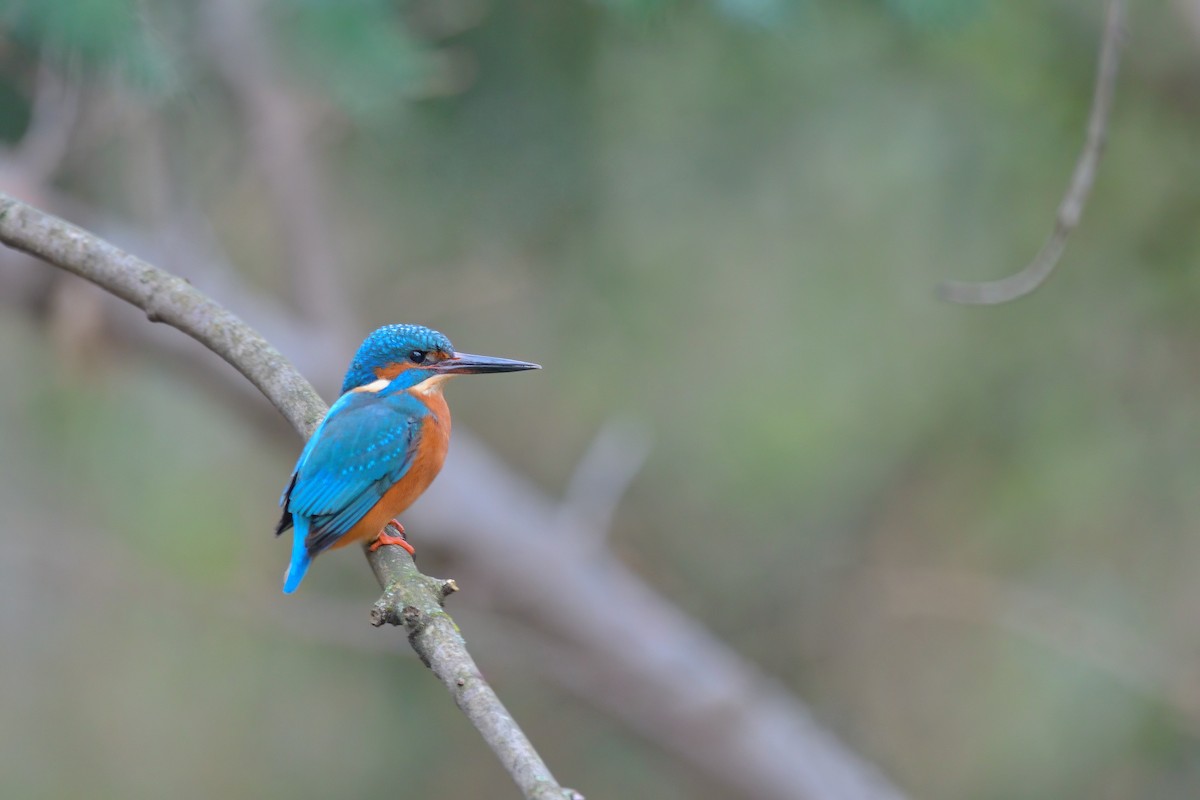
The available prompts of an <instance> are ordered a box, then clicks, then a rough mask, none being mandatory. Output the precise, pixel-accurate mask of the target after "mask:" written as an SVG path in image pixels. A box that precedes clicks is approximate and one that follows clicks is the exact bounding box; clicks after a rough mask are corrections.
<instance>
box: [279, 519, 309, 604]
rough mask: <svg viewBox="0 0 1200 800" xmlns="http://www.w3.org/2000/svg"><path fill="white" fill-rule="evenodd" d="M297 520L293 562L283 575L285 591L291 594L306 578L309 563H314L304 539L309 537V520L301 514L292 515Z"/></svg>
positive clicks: (293, 540)
mask: <svg viewBox="0 0 1200 800" xmlns="http://www.w3.org/2000/svg"><path fill="white" fill-rule="evenodd" d="M292 519H293V520H294V521H295V524H296V529H295V530H294V531H293V532H292V535H293V537H294V538H293V539H292V563H291V564H289V565H288V570H287V574H286V575H284V576H283V593H284V594H291V593H292V592H294V591H296V587H297V586H299V585H300V581H302V580H304V573H306V572H308V565H309V564H311V563H312V559H311V558H310V557H309V555H308V547H307V546H306V545H305V543H304V540H305V539H307V538H308V520H307V519H306V518H304V517H302V516H300V515H299V514H295V515H293V516H292Z"/></svg>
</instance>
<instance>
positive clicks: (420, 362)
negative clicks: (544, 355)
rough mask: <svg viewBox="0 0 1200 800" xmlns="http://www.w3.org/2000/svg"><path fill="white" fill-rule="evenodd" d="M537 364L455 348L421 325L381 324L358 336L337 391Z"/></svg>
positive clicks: (437, 381) (410, 384)
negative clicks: (474, 354) (364, 338)
mask: <svg viewBox="0 0 1200 800" xmlns="http://www.w3.org/2000/svg"><path fill="white" fill-rule="evenodd" d="M524 369H541V367H540V366H538V365H537V364H531V363H529V362H528V361H513V360H512V359H508V358H493V357H492V356H473V355H470V354H468V353H459V352H457V351H456V350H455V349H454V345H452V344H450V340H449V339H447V338H446V337H445V336H443V335H442V334H440V333H438V332H437V331H435V330H431V329H429V328H425V327H423V326H421V325H385V326H383V327H382V328H380V329H378V330H377V331H375V332H374V333H372V334H371V335H370V336H368V337H367V338H366V340H365V341H363V343H362V345H361V346H360V347H359V348H358V352H357V353H355V354H354V360H353V361H352V362H350V369H349V370H348V371H347V372H346V379H345V380H344V381H343V382H342V393H343V394H344V393H346V392H348V391H350V390H352V389H364V388H366V387H372V388H371V390H372V391H377V390H378V389H382V388H384V387H385V386H386V387H387V388H388V389H389V391H391V390H398V389H408V388H412V387H414V386H418V385H421V384H426V383H427V382H428V386H429V387H430V388H433V387H435V386H438V385H440V384H441V383H442V381H444V380H446V379H448V378H451V377H454V376H455V375H477V374H483V373H488V372H516V371H518V370H524Z"/></svg>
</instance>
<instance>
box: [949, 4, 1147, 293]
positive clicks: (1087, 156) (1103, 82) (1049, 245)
mask: <svg viewBox="0 0 1200 800" xmlns="http://www.w3.org/2000/svg"><path fill="white" fill-rule="evenodd" d="M1124 27H1125V3H1124V2H1123V0H1109V3H1108V12H1107V15H1106V18H1105V23H1104V39H1103V42H1102V44H1101V47H1100V66H1099V67H1098V68H1097V70H1096V88H1095V92H1094V94H1093V96H1092V110H1091V113H1090V114H1089V115H1088V127H1087V138H1086V140H1085V141H1084V145H1083V151H1082V152H1081V153H1080V154H1079V160H1078V161H1077V162H1076V164H1075V172H1074V173H1073V174H1072V175H1071V182H1070V183H1069V184H1068V185H1067V193H1066V195H1064V196H1063V199H1062V203H1060V204H1059V206H1058V214H1057V216H1056V217H1055V221H1054V232H1053V233H1051V234H1050V238H1049V239H1047V240H1046V243H1045V244H1044V245H1042V249H1041V250H1039V251H1038V254H1037V255H1036V256H1034V258H1033V261H1031V262H1029V264H1028V265H1027V266H1026V267H1025V268H1024V269H1023V270H1021V271H1020V272H1018V273H1016V274H1014V275H1009V276H1008V277H1007V278H1001V279H1000V280H996V281H984V282H982V283H971V282H963V281H946V282H945V283H943V284H942V285H941V286H940V287H938V294H939V295H941V297H942V299H943V300H949V301H950V302H952V303H964V304H967V305H997V304H999V303H1007V302H1009V301H1011V300H1016V299H1018V298H1021V297H1024V296H1025V295H1027V294H1029V293H1030V292H1032V291H1033V290H1034V289H1036V288H1038V287H1039V286H1041V285H1042V284H1043V283H1044V282H1045V281H1046V279H1047V278H1049V277H1050V273H1052V272H1053V271H1054V268H1055V266H1057V265H1058V261H1059V259H1060V258H1062V254H1063V250H1065V249H1066V246H1067V238H1068V237H1069V236H1070V235H1071V232H1072V231H1073V230H1075V226H1076V225H1078V224H1079V219H1080V217H1082V216H1083V208H1084V206H1085V205H1086V203H1087V199H1088V195H1089V194H1090V193H1091V191H1092V183H1093V182H1094V181H1095V179H1096V168H1097V166H1098V165H1099V164H1100V156H1101V155H1103V153H1104V143H1105V139H1107V137H1108V118H1109V115H1110V112H1111V111H1112V104H1113V94H1114V91H1115V89H1116V85H1117V65H1118V62H1119V61H1120V54H1121V39H1122V32H1123V30H1124Z"/></svg>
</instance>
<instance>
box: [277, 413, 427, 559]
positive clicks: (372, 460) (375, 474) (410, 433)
mask: <svg viewBox="0 0 1200 800" xmlns="http://www.w3.org/2000/svg"><path fill="white" fill-rule="evenodd" d="M428 413H429V411H428V409H426V408H425V406H424V405H423V404H422V403H421V402H420V401H419V400H417V399H416V398H414V397H412V396H411V395H409V394H407V393H404V392H397V393H395V394H390V395H384V396H380V395H377V394H372V393H370V392H347V393H346V394H344V395H342V397H341V399H339V400H338V402H337V403H335V404H334V406H333V408H331V409H330V410H329V414H328V415H327V416H326V417H325V420H324V421H323V422H322V423H321V425H320V427H318V428H317V430H316V432H314V433H313V436H312V438H311V439H309V442H308V444H307V445H306V446H305V448H304V452H303V453H301V454H300V459H299V460H298V461H297V463H296V470H295V474H294V475H293V478H292V483H291V485H290V486H289V487H288V489H287V490H286V491H285V492H284V496H283V498H282V499H281V505H283V506H284V518H285V519H286V520H287V522H290V521H291V519H290V518H291V516H292V515H298V516H303V517H305V518H307V519H309V520H310V525H309V531H308V537H307V539H306V542H305V544H306V546H307V548H308V551H309V553H310V554H312V555H315V554H316V553H318V552H320V551H321V550H324V549H326V548H327V547H329V546H330V545H332V544H333V543H334V542H335V541H337V540H338V539H339V538H341V537H342V536H344V535H345V534H346V532H347V531H349V530H350V529H351V528H353V527H354V524H355V523H356V522H358V521H359V520H360V519H362V518H363V517H364V516H365V515H366V514H367V512H368V511H370V510H371V508H372V507H373V506H374V505H375V504H376V503H377V502H379V500H380V498H382V497H383V495H384V493H385V492H386V491H387V490H388V489H390V488H391V487H392V486H393V485H394V484H395V483H396V482H397V481H399V480H400V479H401V478H402V477H403V476H404V474H405V473H406V472H407V471H408V469H409V467H410V466H411V465H412V460H413V457H414V455H415V453H416V449H417V444H418V441H419V438H420V431H421V422H422V419H423V418H424V417H425V416H426V415H427V414H428ZM283 529H286V523H285V522H284V521H281V522H280V530H281V531H282V530H283Z"/></svg>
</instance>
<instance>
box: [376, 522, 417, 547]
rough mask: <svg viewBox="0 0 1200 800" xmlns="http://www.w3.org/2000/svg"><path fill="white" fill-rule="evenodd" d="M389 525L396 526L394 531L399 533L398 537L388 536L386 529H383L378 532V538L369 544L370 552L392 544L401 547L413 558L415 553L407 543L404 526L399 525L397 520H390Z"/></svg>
mask: <svg viewBox="0 0 1200 800" xmlns="http://www.w3.org/2000/svg"><path fill="white" fill-rule="evenodd" d="M390 524H391V525H395V526H396V530H398V531H400V535H399V536H390V535H389V534H388V532H387V528H384V529H383V530H381V531H380V532H379V536H377V537H375V541H373V542H371V547H370V550H371V552H372V553H374V552H375V551H376V550H378V549H379V548H380V547H383V546H384V545H385V544H394V545H399V546H400V547H403V548H404V549H405V550H407V551H408V554H409V555H410V556H415V555H416V554H417V551H416V550H415V549H413V546H412V545H411V544H409V543H408V538H407V537H405V535H404V526H403V525H401V524H400V522H399V520H392V521H391V523H390Z"/></svg>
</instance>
